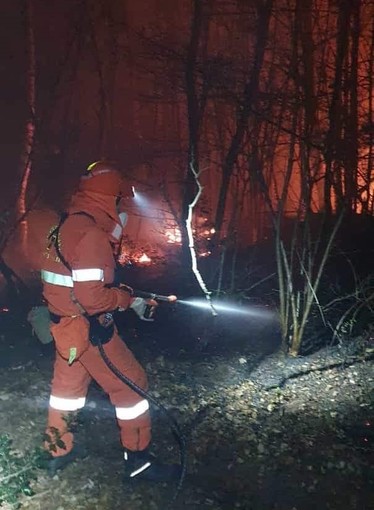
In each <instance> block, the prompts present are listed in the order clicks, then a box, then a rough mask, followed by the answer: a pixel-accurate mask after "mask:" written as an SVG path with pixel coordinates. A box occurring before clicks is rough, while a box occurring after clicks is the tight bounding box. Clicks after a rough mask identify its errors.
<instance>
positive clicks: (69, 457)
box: [44, 445, 87, 477]
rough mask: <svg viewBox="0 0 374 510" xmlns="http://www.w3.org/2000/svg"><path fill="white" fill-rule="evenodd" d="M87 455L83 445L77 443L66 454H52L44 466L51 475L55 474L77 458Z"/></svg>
mask: <svg viewBox="0 0 374 510" xmlns="http://www.w3.org/2000/svg"><path fill="white" fill-rule="evenodd" d="M86 456H87V452H86V450H85V449H84V448H82V447H81V446H77V445H75V446H74V448H73V449H72V450H71V451H70V452H69V453H67V454H66V455H60V456H59V457H52V456H51V455H49V456H48V458H47V459H46V461H45V464H44V467H45V468H46V469H47V471H48V474H49V476H51V477H52V476H55V474H56V473H57V472H58V471H61V470H62V469H65V468H66V466H68V465H69V464H71V463H72V462H74V461H75V460H77V459H83V458H84V457H86Z"/></svg>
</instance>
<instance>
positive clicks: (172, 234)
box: [165, 227, 182, 244]
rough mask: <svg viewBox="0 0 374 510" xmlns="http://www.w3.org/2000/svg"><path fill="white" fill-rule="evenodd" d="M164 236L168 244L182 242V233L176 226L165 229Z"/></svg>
mask: <svg viewBox="0 0 374 510" xmlns="http://www.w3.org/2000/svg"><path fill="white" fill-rule="evenodd" d="M165 237H166V239H167V242H168V243H169V244H181V242H182V234H181V231H180V230H179V228H178V227H175V228H169V229H167V230H166V231H165Z"/></svg>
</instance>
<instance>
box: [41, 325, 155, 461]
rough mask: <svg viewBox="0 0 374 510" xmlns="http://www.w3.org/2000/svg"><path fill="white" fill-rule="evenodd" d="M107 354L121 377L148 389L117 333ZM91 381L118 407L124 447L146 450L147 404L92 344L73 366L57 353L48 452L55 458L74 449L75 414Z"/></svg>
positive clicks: (107, 345) (147, 441) (143, 372)
mask: <svg viewBox="0 0 374 510" xmlns="http://www.w3.org/2000/svg"><path fill="white" fill-rule="evenodd" d="M104 350H105V352H106V354H107V356H108V358H109V359H110V360H111V361H112V363H113V364H114V365H115V366H116V368H118V370H119V371H120V372H121V373H123V374H124V375H125V376H126V377H128V378H129V379H131V380H132V381H133V382H134V383H136V384H137V385H138V386H140V387H141V388H142V389H144V390H146V389H147V387H148V383H147V376H146V374H145V371H144V369H143V368H142V367H141V365H140V364H139V363H138V361H137V360H136V359H135V357H134V355H133V354H132V352H131V351H130V350H129V349H128V347H127V346H126V345H125V344H124V342H123V340H122V339H121V338H120V337H119V336H118V333H117V332H115V333H114V336H113V338H112V340H110V341H109V342H108V343H107V344H105V345H104ZM92 379H94V380H95V381H96V382H97V383H98V384H99V385H100V386H101V388H102V389H103V390H104V391H105V392H106V393H107V394H108V395H109V398H110V401H111V402H112V404H113V405H114V406H115V410H116V416H117V422H118V425H119V428H120V435H121V443H122V445H123V447H124V448H126V449H128V450H131V451H139V450H144V449H145V448H147V446H148V445H149V443H150V440H151V419H150V414H149V405H148V402H147V401H146V400H145V399H143V398H142V397H141V396H140V395H138V394H137V393H136V392H134V391H133V390H131V389H130V388H129V387H128V386H127V385H126V384H124V383H123V382H122V381H120V380H119V379H118V378H117V377H116V376H115V375H114V374H113V373H112V372H111V371H110V370H109V368H108V367H107V366H106V364H105V362H104V360H103V359H102V358H101V355H100V352H99V350H98V348H97V347H94V346H93V345H91V344H90V346H89V347H88V349H87V350H86V351H85V352H84V353H83V354H82V355H81V356H80V358H79V359H78V360H77V361H74V363H72V365H69V364H68V362H67V361H66V360H65V359H64V358H62V357H61V355H60V354H59V353H58V351H57V352H56V361H55V365H54V374H53V380H52V388H51V396H50V402H49V411H48V426H47V430H46V434H47V438H46V441H45V448H46V449H47V450H48V451H49V452H50V453H51V454H52V455H53V456H61V455H65V454H67V453H69V451H70V450H71V449H72V448H73V445H74V436H73V432H72V431H71V424H72V421H73V420H74V416H75V414H76V412H77V411H78V410H79V409H80V408H82V407H83V406H84V403H85V398H86V395H87V390H88V386H89V384H90V382H91V380H92Z"/></svg>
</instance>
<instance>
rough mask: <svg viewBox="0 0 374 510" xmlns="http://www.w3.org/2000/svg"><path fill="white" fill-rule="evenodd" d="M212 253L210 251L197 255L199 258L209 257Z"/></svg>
mask: <svg viewBox="0 0 374 510" xmlns="http://www.w3.org/2000/svg"><path fill="white" fill-rule="evenodd" d="M211 253H212V252H210V251H204V252H203V253H200V254H199V257H209V255H210V254H211Z"/></svg>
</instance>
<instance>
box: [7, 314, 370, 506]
mask: <svg viewBox="0 0 374 510" xmlns="http://www.w3.org/2000/svg"><path fill="white" fill-rule="evenodd" d="M220 320H221V321H223V322H218V323H216V324H215V325H214V330H215V331H216V334H215V335H214V334H213V335H210V336H209V339H208V341H207V342H205V340H204V338H201V337H199V331H205V332H206V331H207V324H208V322H207V319H206V320H204V321H201V322H200V323H194V327H195V329H194V332H193V333H191V316H187V317H184V318H183V317H181V316H178V314H177V315H176V316H175V317H174V318H173V319H172V320H170V321H169V322H165V317H162V314H161V315H160V323H159V324H158V323H157V320H156V322H155V323H154V324H148V323H147V324H141V325H140V327H139V325H137V324H135V326H134V325H130V327H129V329H128V330H129V332H130V334H129V336H128V339H127V342H128V344H129V346H130V347H131V348H132V349H133V350H134V352H135V354H136V356H137V358H138V359H139V361H141V363H142V364H143V366H145V368H146V370H147V373H148V376H149V380H150V388H151V393H152V395H153V396H154V397H156V398H157V399H159V400H160V401H161V402H162V403H163V404H164V405H165V406H166V407H167V408H168V409H169V410H170V412H171V413H172V414H173V416H174V417H175V418H176V419H177V420H178V422H179V423H180V425H181V427H182V428H184V430H185V431H187V432H188V441H187V454H188V457H187V461H188V464H187V476H186V479H185V482H184V484H183V486H182V489H181V491H180V494H179V496H178V498H177V500H176V501H175V502H174V503H173V505H172V507H171V508H173V509H174V510H198V509H199V510H207V509H210V510H236V509H239V510H315V509H317V508H318V509H321V510H324V509H326V510H327V509H330V510H338V509H339V510H343V509H350V510H370V509H374V498H373V489H374V474H373V469H372V467H373V464H374V462H373V461H374V458H373V445H374V432H373V421H374V395H373V393H374V392H373V390H374V370H373V365H374V363H373V360H372V357H373V338H372V337H370V335H369V334H368V335H367V337H366V338H365V339H364V340H362V341H360V342H356V343H354V346H353V347H352V346H351V347H349V348H346V347H344V348H343V347H334V348H325V349H323V350H321V351H319V352H318V353H315V354H313V355H311V356H306V357H300V358H294V359H287V358H285V357H284V356H283V355H282V354H281V353H280V351H279V348H278V347H279V345H278V340H277V334H276V328H275V327H274V324H270V323H266V324H264V322H263V321H262V320H259V319H253V318H252V319H244V318H240V317H239V318H238V317H234V318H233V317H231V318H227V317H226V318H224V319H220ZM192 322H193V321H192ZM203 323H204V326H203ZM204 327H205V329H204ZM209 327H210V326H209V324H208V329H209ZM0 328H1V331H0V333H1V336H0V409H1V412H0V433H1V434H5V433H6V434H9V436H10V437H11V439H12V441H13V445H14V448H15V451H16V452H18V454H19V455H22V454H23V453H24V452H30V451H31V450H33V449H34V448H36V447H37V446H38V445H39V444H40V443H41V438H42V433H43V431H44V428H45V421H46V414H47V406H48V396H49V384H50V379H51V374H52V365H53V362H52V357H48V356H45V355H42V354H41V351H40V348H39V345H38V343H37V341H36V340H35V339H34V338H33V337H32V335H31V331H30V328H29V327H28V325H27V324H26V323H24V322H22V321H21V320H20V319H17V317H15V316H13V317H12V316H11V312H8V313H3V314H2V317H1V322H0ZM196 328H197V329H196ZM189 335H192V336H193V338H192V337H191V338H192V339H191V342H190V344H188V337H189ZM352 345H353V344H352ZM153 423H154V425H153V429H154V430H153V438H154V445H155V452H156V453H157V454H158V455H159V456H160V457H162V458H164V459H166V460H170V461H173V460H174V461H175V460H178V446H177V444H176V442H175V440H174V438H173V437H172V435H171V433H170V430H169V429H168V426H167V423H166V422H165V418H164V417H163V415H162V414H161V413H160V412H159V411H157V409H155V410H154V411H153ZM79 429H80V431H79V432H80V434H81V436H82V437H83V441H84V443H85V445H86V446H87V448H88V456H87V457H86V458H85V459H84V460H80V461H77V462H75V463H73V464H71V465H69V466H68V467H67V468H66V469H65V470H64V471H62V472H60V473H59V474H58V475H56V476H55V477H54V478H52V479H51V478H49V477H48V476H47V475H46V473H45V472H44V471H43V470H37V471H36V472H35V473H34V474H35V475H36V478H35V480H33V481H32V482H31V487H32V490H33V495H31V496H25V495H21V496H20V497H19V508H22V509H28V510H117V509H118V510H140V509H142V510H166V509H167V508H168V502H169V501H170V500H171V499H172V497H173V493H174V490H175V485H174V484H158V485H149V484H146V483H144V482H143V483H140V482H139V483H138V484H136V485H130V484H128V483H125V482H123V480H122V476H121V472H122V462H121V449H120V445H119V434H118V430H117V426H116V423H115V419H114V414H113V409H112V407H111V406H110V405H109V403H108V401H107V399H106V396H105V395H104V394H102V392H101V391H100V390H99V389H98V388H97V387H95V386H94V385H93V386H92V387H91V390H90V393H89V400H88V404H87V406H86V408H85V409H84V411H83V412H82V415H81V419H80V425H79ZM0 482H1V477H0ZM0 508H1V509H4V510H8V509H10V508H15V507H14V506H12V505H9V504H8V503H3V504H2V505H1V504H0Z"/></svg>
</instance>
